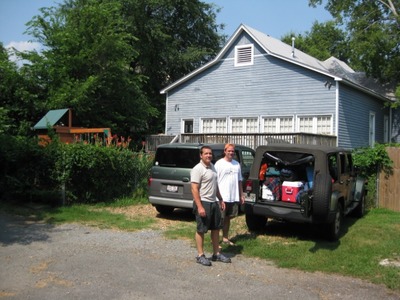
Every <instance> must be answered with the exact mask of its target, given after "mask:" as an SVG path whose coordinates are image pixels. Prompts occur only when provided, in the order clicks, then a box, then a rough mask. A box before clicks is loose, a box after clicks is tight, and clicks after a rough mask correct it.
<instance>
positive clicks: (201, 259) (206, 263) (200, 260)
mask: <svg viewBox="0 0 400 300" xmlns="http://www.w3.org/2000/svg"><path fill="white" fill-rule="evenodd" d="M196 262H197V263H198V264H201V265H203V266H211V261H210V260H209V259H208V258H207V257H206V256H205V255H204V254H203V255H201V256H197V257H196Z"/></svg>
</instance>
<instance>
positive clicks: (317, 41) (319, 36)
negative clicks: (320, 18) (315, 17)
mask: <svg viewBox="0 0 400 300" xmlns="http://www.w3.org/2000/svg"><path fill="white" fill-rule="evenodd" d="M292 37H294V38H295V45H296V48H297V49H299V50H301V51H303V52H305V53H307V54H309V55H311V56H313V57H315V58H317V59H319V60H326V59H328V58H329V57H331V56H334V57H336V58H338V59H340V60H342V61H344V62H348V60H349V56H348V53H347V51H346V45H347V40H346V34H345V33H344V32H343V31H342V30H341V29H339V28H337V27H335V23H334V22H333V21H328V22H325V23H318V22H314V24H313V26H312V28H311V30H310V31H306V32H305V33H304V35H303V34H298V35H295V34H293V33H288V34H286V35H284V36H283V37H282V41H283V42H285V43H287V44H289V45H291V43H292Z"/></svg>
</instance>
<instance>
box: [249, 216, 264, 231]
mask: <svg viewBox="0 0 400 300" xmlns="http://www.w3.org/2000/svg"><path fill="white" fill-rule="evenodd" d="M266 224H267V218H266V217H263V216H259V215H253V214H246V225H247V228H249V230H250V231H260V230H262V229H264V227H265V225H266Z"/></svg>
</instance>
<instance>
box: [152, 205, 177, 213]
mask: <svg viewBox="0 0 400 300" xmlns="http://www.w3.org/2000/svg"><path fill="white" fill-rule="evenodd" d="M174 209H175V208H174V207H172V206H164V205H156V210H157V211H158V212H159V213H160V214H162V215H170V214H172V212H173V211H174Z"/></svg>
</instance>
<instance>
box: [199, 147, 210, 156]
mask: <svg viewBox="0 0 400 300" xmlns="http://www.w3.org/2000/svg"><path fill="white" fill-rule="evenodd" d="M204 149H210V150H211V152H212V149H211V147H210V146H202V147H201V148H200V154H203V150H204Z"/></svg>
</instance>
